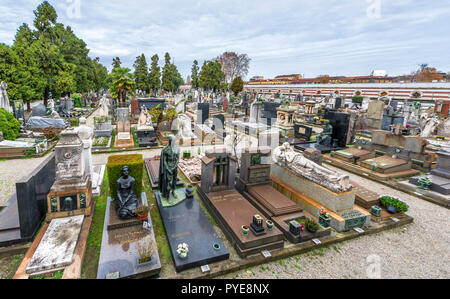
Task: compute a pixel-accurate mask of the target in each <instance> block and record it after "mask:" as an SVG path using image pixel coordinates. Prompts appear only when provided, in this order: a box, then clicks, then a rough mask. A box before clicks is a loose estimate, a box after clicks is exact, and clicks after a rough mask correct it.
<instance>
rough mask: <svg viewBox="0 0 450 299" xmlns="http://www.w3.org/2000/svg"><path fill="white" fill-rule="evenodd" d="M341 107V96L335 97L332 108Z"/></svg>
mask: <svg viewBox="0 0 450 299" xmlns="http://www.w3.org/2000/svg"><path fill="white" fill-rule="evenodd" d="M341 107H342V98H336V100H335V102H334V109H339V108H341Z"/></svg>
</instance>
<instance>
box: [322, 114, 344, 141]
mask: <svg viewBox="0 0 450 299" xmlns="http://www.w3.org/2000/svg"><path fill="white" fill-rule="evenodd" d="M324 118H325V119H328V120H329V121H330V124H331V125H332V126H333V134H332V135H331V138H332V139H333V140H335V139H337V144H338V147H345V146H346V145H347V144H346V143H347V134H348V129H349V126H350V114H348V113H342V112H335V111H326V112H325V116H324Z"/></svg>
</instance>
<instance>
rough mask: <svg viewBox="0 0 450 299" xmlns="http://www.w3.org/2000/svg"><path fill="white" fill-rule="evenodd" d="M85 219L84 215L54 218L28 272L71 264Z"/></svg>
mask: <svg viewBox="0 0 450 299" xmlns="http://www.w3.org/2000/svg"><path fill="white" fill-rule="evenodd" d="M83 220H84V215H79V216H73V217H66V218H58V219H53V220H52V221H51V222H50V225H49V226H48V228H47V231H46V232H45V234H44V237H43V239H42V241H41V243H39V246H38V247H37V249H36V251H35V253H34V254H33V257H32V258H31V261H30V263H29V264H28V266H27V269H26V272H27V273H28V274H32V273H35V272H40V271H44V270H51V269H55V268H60V267H65V266H68V265H70V264H71V263H72V257H73V252H74V250H75V247H76V245H77V241H78V235H79V234H80V230H81V225H82V224H83Z"/></svg>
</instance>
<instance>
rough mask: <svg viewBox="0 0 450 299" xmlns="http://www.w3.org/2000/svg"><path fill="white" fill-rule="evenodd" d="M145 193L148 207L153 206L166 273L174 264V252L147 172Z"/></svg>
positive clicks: (156, 231) (160, 256) (156, 234)
mask: <svg viewBox="0 0 450 299" xmlns="http://www.w3.org/2000/svg"><path fill="white" fill-rule="evenodd" d="M144 192H145V194H146V195H147V201H148V205H149V206H151V205H153V208H152V210H151V211H150V216H151V218H152V223H153V231H154V233H155V239H156V240H155V241H156V245H157V247H158V253H159V259H160V261H161V269H162V271H164V270H165V268H167V267H166V266H168V265H169V264H171V263H172V252H171V251H170V246H169V240H167V236H166V230H165V229H164V225H163V222H162V218H161V215H160V214H159V210H158V203H157V202H156V197H155V193H154V192H153V190H152V188H151V187H150V179H149V177H148V174H147V172H146V171H144Z"/></svg>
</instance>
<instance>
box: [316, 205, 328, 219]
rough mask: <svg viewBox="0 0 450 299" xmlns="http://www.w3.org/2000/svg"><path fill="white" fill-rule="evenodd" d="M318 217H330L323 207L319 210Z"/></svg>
mask: <svg viewBox="0 0 450 299" xmlns="http://www.w3.org/2000/svg"><path fill="white" fill-rule="evenodd" d="M319 215H320V216H322V217H323V218H329V217H330V215H329V214H328V212H327V211H326V210H325V208H324V207H321V208H320V210H319Z"/></svg>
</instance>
